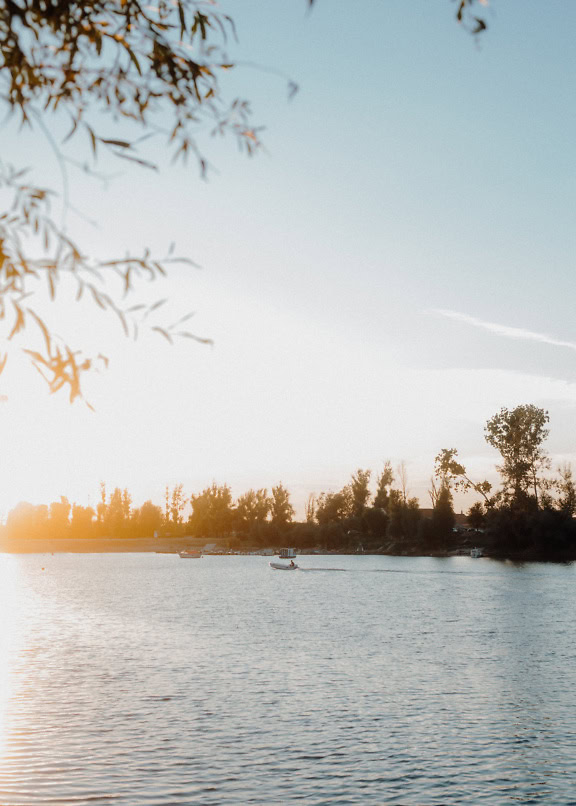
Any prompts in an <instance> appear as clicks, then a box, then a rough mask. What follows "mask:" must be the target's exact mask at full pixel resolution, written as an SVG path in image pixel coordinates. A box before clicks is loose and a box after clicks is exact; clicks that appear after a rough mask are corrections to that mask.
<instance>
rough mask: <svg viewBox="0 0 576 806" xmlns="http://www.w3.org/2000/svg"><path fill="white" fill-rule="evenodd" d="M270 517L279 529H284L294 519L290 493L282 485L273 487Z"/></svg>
mask: <svg viewBox="0 0 576 806" xmlns="http://www.w3.org/2000/svg"><path fill="white" fill-rule="evenodd" d="M270 516H271V521H272V523H273V524H274V526H276V527H278V529H284V528H285V527H286V526H287V524H289V523H290V521H291V520H292V518H293V517H294V507H293V506H292V504H291V503H290V493H289V492H288V490H287V489H286V488H285V487H284V486H283V485H282V484H278V485H277V486H276V487H272V498H271V501H270Z"/></svg>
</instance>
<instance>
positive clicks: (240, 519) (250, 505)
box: [236, 489, 271, 532]
mask: <svg viewBox="0 0 576 806" xmlns="http://www.w3.org/2000/svg"><path fill="white" fill-rule="evenodd" d="M270 506H271V501H270V498H269V497H268V490H266V489H261V490H248V492H247V493H244V495H241V496H240V498H239V499H238V501H237V502H236V518H237V523H238V525H239V527H240V529H243V530H244V529H246V530H248V531H249V532H252V531H253V530H254V529H255V528H256V527H257V526H260V525H262V524H263V523H264V522H265V521H266V519H267V518H268V515H269V513H270Z"/></svg>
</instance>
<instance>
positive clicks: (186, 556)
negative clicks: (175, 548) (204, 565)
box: [178, 549, 202, 560]
mask: <svg viewBox="0 0 576 806" xmlns="http://www.w3.org/2000/svg"><path fill="white" fill-rule="evenodd" d="M178 554H179V555H180V557H182V559H183V560H200V559H202V552H201V551H193V550H192V549H184V550H183V551H179V552H178Z"/></svg>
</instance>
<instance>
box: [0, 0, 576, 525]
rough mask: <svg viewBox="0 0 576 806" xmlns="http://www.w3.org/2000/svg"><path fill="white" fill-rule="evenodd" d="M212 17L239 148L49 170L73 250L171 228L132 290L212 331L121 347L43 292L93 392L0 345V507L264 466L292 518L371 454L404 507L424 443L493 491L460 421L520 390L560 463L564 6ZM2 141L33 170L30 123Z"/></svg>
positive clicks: (566, 419)
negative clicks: (294, 86)
mask: <svg viewBox="0 0 576 806" xmlns="http://www.w3.org/2000/svg"><path fill="white" fill-rule="evenodd" d="M223 8H224V10H227V11H230V13H231V14H232V15H233V16H234V19H235V21H236V25H237V30H238V36H239V43H238V44H237V45H233V46H232V48H231V50H232V54H231V55H232V56H233V58H234V59H235V60H237V61H238V63H239V65H240V66H239V67H237V68H236V69H235V70H233V71H230V77H229V79H228V80H229V87H228V88H227V91H228V92H229V93H230V97H232V96H234V95H235V94H237V93H239V94H242V95H244V96H245V97H248V98H250V100H251V102H252V106H253V109H254V117H255V120H256V121H257V122H258V123H261V124H262V125H263V126H264V127H265V128H264V130H263V132H262V138H263V141H264V144H265V150H264V152H263V153H261V154H260V155H258V156H257V157H255V158H251V159H249V158H246V157H245V156H243V155H242V154H240V153H238V151H237V149H236V147H235V146H234V144H233V143H232V141H226V140H214V139H209V138H206V140H205V142H203V146H204V149H205V152H206V154H207V156H208V157H209V159H210V161H211V163H212V164H213V165H214V166H215V167H214V170H213V171H212V172H211V173H210V176H209V179H208V181H203V180H201V179H200V178H199V176H198V171H197V170H196V167H195V166H194V164H190V165H189V166H188V168H186V169H184V168H183V167H182V166H181V165H177V166H175V165H172V164H171V162H170V153H169V151H168V150H167V148H166V145H165V143H163V142H161V141H152V142H151V143H149V144H147V145H146V146H145V148H147V149H148V151H147V152H146V153H147V155H148V156H151V157H152V158H154V159H155V160H157V161H158V162H159V164H160V166H161V170H160V171H159V172H157V173H154V172H151V171H145V170H140V169H137V168H132V167H127V166H126V165H124V164H122V165H121V166H118V164H117V163H114V164H112V163H110V162H106V161H105V160H103V161H101V163H99V166H98V167H99V169H101V170H102V172H103V173H105V174H107V175H108V174H109V175H110V176H111V178H110V179H109V181H107V182H101V181H98V180H96V179H87V178H86V177H85V176H84V175H83V174H82V173H80V172H72V173H71V174H70V177H69V181H70V193H71V198H72V202H73V205H74V208H75V209H76V210H78V211H80V212H81V214H82V215H79V214H76V213H71V214H69V218H68V227H69V231H70V233H71V234H73V235H74V237H75V238H76V239H77V240H78V241H79V242H80V243H82V245H83V246H84V247H85V248H86V250H87V251H90V252H91V253H92V254H96V255H99V256H101V257H108V256H110V255H118V254H124V253H125V252H126V251H131V252H133V253H136V252H141V251H142V249H143V248H144V247H145V246H148V247H150V248H151V249H152V250H153V251H154V252H155V253H158V254H163V253H165V252H166V250H167V248H168V246H169V244H170V243H172V242H174V243H175V244H176V252H177V253H178V254H184V255H187V256H189V257H191V258H192V259H193V260H194V261H196V262H197V263H198V264H199V266H200V268H193V267H190V266H180V267H176V268H175V269H174V270H173V272H172V273H171V275H170V277H169V278H168V280H167V281H165V282H163V283H158V284H154V285H153V286H149V285H147V286H146V287H144V288H143V289H142V291H141V296H143V298H144V299H149V300H152V299H155V298H163V297H168V299H169V302H168V303H167V304H166V306H165V307H164V308H163V309H162V311H163V313H162V316H166V317H167V318H168V319H170V317H173V318H174V319H176V318H178V317H179V316H181V315H183V314H186V313H188V312H189V311H194V312H195V315H194V317H193V318H192V319H191V321H190V322H189V323H188V324H189V326H190V329H191V330H193V331H194V332H195V333H197V334H198V335H200V336H204V337H208V338H210V339H212V340H213V342H214V344H213V346H204V345H200V344H197V343H194V342H188V341H186V342H180V343H178V344H176V345H175V346H173V347H170V346H169V345H167V344H166V343H165V342H164V341H163V340H162V339H161V338H160V337H158V336H157V335H153V334H150V333H143V334H141V335H140V337H139V338H138V340H137V341H135V342H133V341H130V340H126V339H125V338H124V337H123V335H122V332H121V329H120V328H119V327H118V325H117V323H115V322H114V321H113V320H112V319H111V318H110V317H107V316H106V315H104V314H102V313H101V312H100V311H98V310H92V309H90V308H89V307H88V306H86V305H82V304H79V305H78V304H75V303H74V302H73V300H72V297H70V296H69V295H68V296H67V294H66V291H65V290H63V293H62V297H61V301H60V302H59V303H57V304H56V305H55V306H50V305H48V304H46V310H47V316H48V318H49V319H50V321H52V322H53V324H54V327H55V330H56V331H57V332H58V333H61V334H62V335H63V336H65V337H66V338H67V339H68V340H69V341H72V342H73V343H74V344H75V345H77V346H78V347H83V348H86V349H88V350H90V349H92V350H95V351H96V352H103V353H106V354H107V355H108V356H109V358H110V366H109V368H108V369H107V370H106V371H104V370H102V371H100V372H98V373H93V374H92V375H91V376H90V377H89V378H87V379H86V382H85V395H86V398H87V399H88V400H89V402H90V403H91V404H92V406H93V407H94V409H95V410H94V411H91V410H90V409H88V408H87V407H86V406H85V405H84V404H83V403H82V402H78V401H77V402H75V403H74V404H73V405H70V403H69V402H68V398H67V396H66V395H65V394H57V395H53V396H51V395H50V394H49V393H48V391H47V388H46V387H45V386H44V385H43V384H42V381H41V380H40V379H39V378H38V376H37V375H36V373H35V372H34V370H33V369H32V368H31V367H29V366H28V365H27V364H26V363H25V362H24V361H23V360H22V358H21V357H19V355H18V352H17V348H18V347H19V346H26V345H25V344H24V342H21V344H18V345H16V344H14V345H12V348H11V355H10V359H9V363H8V365H7V368H6V370H5V371H4V373H3V374H2V376H0V401H1V402H0V445H1V448H2V462H1V463H0V515H2V516H5V515H6V513H7V512H8V510H9V509H10V508H12V507H13V506H14V505H15V504H16V503H17V502H18V501H20V500H27V501H31V502H32V503H49V502H50V501H52V500H58V498H59V496H61V495H66V496H68V497H69V499H70V500H71V501H76V502H78V503H82V504H87V503H88V504H92V505H94V504H95V503H96V502H97V499H98V486H99V482H100V481H105V482H106V484H107V487H108V488H109V489H112V488H113V487H115V486H120V487H128V489H129V490H130V491H131V493H132V496H133V499H134V503H135V504H136V505H140V504H141V503H143V501H144V500H146V499H147V498H152V500H154V501H155V502H156V503H161V502H162V499H163V491H164V488H165V486H166V485H170V486H172V485H174V484H178V483H182V484H183V485H184V490H185V492H186V493H187V494H191V493H193V492H198V491H200V490H201V489H202V488H203V487H205V486H207V485H209V484H211V483H212V481H216V482H217V483H228V484H230V485H231V487H232V490H233V493H234V494H235V495H240V494H241V493H242V492H244V491H245V490H247V489H248V488H250V487H258V488H259V487H268V488H270V487H271V486H272V485H273V484H277V483H278V482H280V481H281V482H283V483H284V484H285V485H286V486H287V487H288V488H289V489H290V490H291V492H292V495H293V500H294V503H295V504H296V506H297V510H298V514H299V515H302V514H303V504H304V501H305V499H306V498H307V496H308V494H309V493H311V492H316V493H318V492H320V491H323V490H326V491H328V490H336V489H339V488H340V487H341V486H342V485H343V484H345V483H346V482H347V481H348V479H349V477H350V474H351V473H352V472H353V471H355V470H356V469H357V468H359V467H361V468H371V469H372V470H373V471H374V473H375V474H376V473H377V472H379V471H380V470H381V468H382V464H383V462H384V461H385V460H387V459H390V460H391V461H392V463H393V464H394V465H396V464H397V463H399V462H400V461H405V463H406V467H407V472H408V485H409V489H410V492H411V494H412V495H416V496H418V497H419V498H420V501H421V504H422V506H429V499H428V494H427V489H428V487H429V486H430V484H429V479H430V476H431V475H432V472H433V463H434V457H435V456H436V454H437V453H438V452H439V451H440V450H441V449H442V448H445V447H456V448H457V449H458V451H459V455H460V458H461V460H462V461H463V462H464V464H465V465H466V467H467V468H468V470H469V475H471V476H472V477H474V478H478V479H481V478H486V477H487V478H489V479H490V480H491V481H493V482H497V473H496V471H495V464H497V460H498V457H497V455H496V454H495V452H494V451H493V449H491V448H490V447H489V446H488V445H487V444H486V443H485V441H484V439H483V428H484V424H485V422H486V420H487V419H488V418H489V417H490V416H492V415H493V414H494V413H496V412H497V411H498V410H499V409H500V408H501V407H503V406H506V407H508V408H510V407H513V406H515V405H518V404H521V403H534V404H536V405H538V406H542V407H545V408H546V409H548V410H549V412H550V438H549V440H548V449H549V451H550V454H551V456H552V459H553V463H554V465H557V464H558V463H560V462H565V461H576V430H575V429H574V423H575V420H576V371H575V368H576V332H575V328H574V316H573V308H574V290H575V289H574V285H575V283H574V272H573V262H574V254H575V252H576V250H575V246H576V243H575V242H576V227H575V226H574V222H573V211H574V209H575V208H576V204H575V203H576V183H575V181H574V180H575V178H576V177H575V174H576V159H575V158H576V136H575V135H576V103H575V102H576V70H575V67H576V65H575V61H576V54H575V53H574V48H573V43H572V40H571V32H572V31H573V30H574V26H575V25H576V6H574V4H573V3H572V2H570V0H557V2H556V3H555V4H554V9H553V11H551V10H550V6H548V4H544V3H541V2H536V0H507V2H506V3H504V2H503V0H492V2H491V3H490V5H489V6H488V7H487V9H485V14H486V16H487V19H488V23H489V28H488V31H487V32H486V33H485V34H483V36H482V37H481V38H480V39H479V40H475V39H474V38H473V37H471V36H470V35H468V34H467V33H466V32H465V31H463V30H462V29H461V28H460V27H459V26H458V25H457V24H456V22H455V18H454V11H455V8H454V4H452V3H450V2H448V1H447V0H446V2H444V1H443V0H435V2H430V0H416V2H412V3H406V2H405V0H386V2H382V1H381V0H359V2H357V3H355V4H354V6H353V10H352V11H351V6H350V3H347V2H343V1H341V0H317V3H316V4H315V7H314V10H313V11H312V13H307V11H306V4H305V2H304V0H290V2H286V0H266V2H265V3H263V2H255V0H253V1H248V0H245V1H243V2H241V3H234V4H232V3H228V4H223ZM289 79H290V80H294V81H296V82H297V83H298V84H299V87H300V89H299V92H298V93H297V95H296V96H295V97H294V98H293V99H292V100H291V101H289V100H288V99H287V82H288V80H289ZM47 125H49V126H50V127H51V131H52V134H53V136H55V137H57V138H58V137H60V136H61V134H63V133H64V128H63V125H62V121H59V120H58V119H56V120H51V121H47ZM109 125H110V136H114V135H116V136H118V133H119V132H120V133H121V130H120V129H117V128H114V126H113V124H112V123H111V122H110V124H109ZM84 146H85V143H84V144H83V143H81V142H77V143H74V142H73V143H72V144H71V146H70V148H71V152H72V153H73V155H75V156H78V157H80V156H81V155H82V153H83V147H84ZM0 155H1V158H2V160H3V161H5V162H11V163H13V164H16V165H18V166H21V165H31V166H32V167H33V176H34V178H35V179H37V180H38V181H41V182H45V183H46V184H48V185H50V186H53V187H55V188H58V187H59V183H61V177H60V174H59V168H58V164H57V161H56V160H55V158H54V155H53V153H52V152H51V150H50V147H49V144H48V143H47V142H46V140H45V138H44V137H43V135H42V133H41V132H35V133H34V132H23V131H19V130H18V129H17V128H16V127H15V126H14V125H11V124H7V125H4V126H3V127H2V129H0ZM138 299H140V297H139V298H138ZM135 301H136V298H135ZM0 346H5V340H3V344H2V345H0ZM472 501H473V498H470V497H463V496H457V497H456V502H455V503H456V509H457V510H459V509H461V508H465V507H467V506H469V505H470V503H472Z"/></svg>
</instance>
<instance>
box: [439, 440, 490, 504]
mask: <svg viewBox="0 0 576 806" xmlns="http://www.w3.org/2000/svg"><path fill="white" fill-rule="evenodd" d="M457 456H458V451H457V450H456V448H443V449H442V450H441V451H440V453H439V454H438V456H437V457H436V459H435V460H434V464H435V470H434V475H435V476H436V478H437V479H439V480H440V484H441V486H442V485H448V486H449V487H451V488H453V489H455V490H462V491H463V492H466V491H468V490H474V492H477V493H479V495H481V496H482V498H483V499H484V502H485V504H486V506H487V507H491V506H492V505H493V503H494V502H493V499H492V498H491V496H490V492H491V490H492V485H491V484H490V482H489V481H480V482H477V481H472V479H470V478H469V477H468V475H467V473H466V468H465V467H464V465H463V464H461V463H460V462H458V461H457V459H456V457H457Z"/></svg>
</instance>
